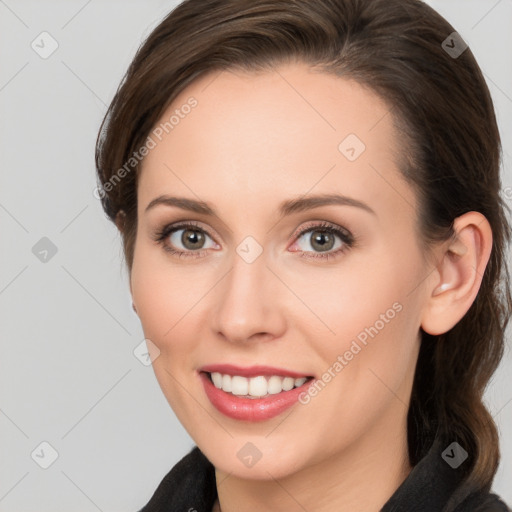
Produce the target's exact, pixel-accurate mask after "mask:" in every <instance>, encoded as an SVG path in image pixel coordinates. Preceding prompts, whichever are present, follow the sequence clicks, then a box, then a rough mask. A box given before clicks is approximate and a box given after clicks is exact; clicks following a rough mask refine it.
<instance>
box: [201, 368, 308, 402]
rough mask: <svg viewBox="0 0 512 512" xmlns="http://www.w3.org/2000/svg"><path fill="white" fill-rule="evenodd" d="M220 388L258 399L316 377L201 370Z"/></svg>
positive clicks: (298, 386) (227, 391)
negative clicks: (245, 374)
mask: <svg viewBox="0 0 512 512" xmlns="http://www.w3.org/2000/svg"><path fill="white" fill-rule="evenodd" d="M201 373H203V374H205V375H206V377H207V378H208V379H209V380H210V382H211V383H212V384H213V385H214V386H215V387H216V388H217V389H219V390H221V391H224V392H225V393H228V394H230V395H232V396H235V397H239V398H248V399H252V400H254V399H258V398H265V397H269V396H272V395H278V394H280V393H283V392H286V391H291V390H292V389H295V388H300V387H301V386H304V385H305V384H306V383H308V382H309V381H311V380H312V379H313V378H314V377H312V376H303V377H290V376H283V375H257V376H255V377H245V376H243V375H232V374H229V373H221V372H201Z"/></svg>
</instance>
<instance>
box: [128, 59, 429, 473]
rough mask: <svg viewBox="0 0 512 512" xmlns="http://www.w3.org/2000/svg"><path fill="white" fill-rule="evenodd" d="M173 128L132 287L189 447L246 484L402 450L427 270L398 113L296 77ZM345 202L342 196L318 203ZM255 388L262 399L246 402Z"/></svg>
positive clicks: (216, 103) (207, 89)
mask: <svg viewBox="0 0 512 512" xmlns="http://www.w3.org/2000/svg"><path fill="white" fill-rule="evenodd" d="M186 105H189V107H187V106H186ZM176 110H177V112H176ZM173 115H174V117H173V118H172V121H170V122H169V119H170V118H171V116H173ZM161 122H162V123H165V122H168V124H167V125H160V123H159V125H157V126H155V130H153V132H152V134H150V136H151V137H152V142H151V143H150V144H148V146H149V147H150V148H151V149H150V150H149V154H148V155H147V156H146V158H145V161H144V165H143V168H142V172H141V176H140V181H139V185H138V226H137V238H136V243H135V252H134V260H133V267H132V273H131V289H132V294H133V299H134V304H135V306H136V308H137V312H138V315H139V317H140V320H141V322H142V327H143V330H144V335H145V337H146V338H147V339H149V340H151V343H150V344H149V345H150V352H151V353H152V356H153V357H155V359H154V361H153V367H154V371H155V374H156V377H157V379H158V382H159V384H160V386H161V388H162V390H163V392H164V394H165V396H166V398H167V400H168V402H169V404H170V405H171V407H172V408H173V410H174V411H175V413H176V415H177V417H178V419H179V420H180V421H181V423H182V424H183V425H184V427H185V428H186V430H187V431H188V433H189V434H190V436H191V437H192V438H193V439H194V441H195V442H196V443H197V445H198V446H199V447H200V448H201V450H202V451H203V452H204V453H205V454H206V456H207V457H208V458H209V459H210V460H211V461H212V463H213V464H214V465H215V466H216V467H217V468H220V469H221V470H223V471H225V472H229V473H232V474H234V475H238V476H240V477H244V478H268V477H269V474H271V475H272V476H273V477H275V478H278V477H283V476H285V475H290V474H292V473H294V472H296V471H299V470H301V469H305V468H307V467H311V466H313V465H314V464H316V463H319V462H322V461H326V460H328V459H329V458H331V457H332V456H333V455H340V456H342V455H346V456H347V457H355V456H356V454H358V453H359V454H360V453H362V451H363V450H365V451H366V452H365V453H373V452H374V451H375V450H379V449H382V447H385V446H391V445H392V443H396V442H397V440H399V441H398V442H402V441H403V440H404V439H405V428H406V416H407V407H408V403H409V396H410V391H411V386H412V381H413V375H414V368H415V363H416V359H417V355H418V348H419V339H420V337H419V328H420V325H421V316H422V308H423V306H424V304H425V300H426V288H425V278H426V277H427V276H428V274H429V272H430V271H431V269H430V268H428V266H427V263H426V262H425V261H424V258H423V255H422V253H421V251H420V246H419V241H418V239H417V236H416V232H415V223H416V218H417V202H416V198H415V195H414V193H413V190H412V189H411V188H410V187H409V186H408V185H407V184H406V183H405V182H404V181H403V180H402V178H401V176H400V173H399V171H398V168H397V163H396V158H395V156H394V155H395V154H396V153H400V152H401V151H403V150H404V148H403V146H402V141H401V140H400V138H399V137H398V136H397V134H396V132H395V131H394V128H393V125H392V117H391V114H390V112H389V108H388V107H387V105H386V104H385V103H383V102H382V100H380V99H379V98H378V97H377V96H376V95H374V94H373V93H372V92H370V91H369V90H367V89H363V88H362V87H361V86H359V85H358V84H356V83H354V82H352V81H347V80H345V79H342V78H338V77H334V76H331V75H327V74H323V73H318V72H313V71H311V70H310V68H308V67H307V66H306V65H303V64H293V65H291V64H290V65H287V66H282V67H280V68H278V71H276V72H265V73H259V74H253V73H244V74H243V73H240V72H229V71H224V72H221V73H220V74H215V75H214V74H209V75H206V76H203V77H202V78H200V79H199V80H198V81H196V82H194V83H193V84H191V85H190V86H189V87H188V88H187V89H185V90H184V91H183V92H182V93H181V94H180V95H179V96H178V97H177V98H176V99H175V100H174V101H173V104H172V106H171V107H170V108H169V109H168V110H167V111H166V112H165V115H164V116H162V119H161ZM394 152H396V153H394ZM335 195H339V196H343V197H345V198H346V199H345V200H340V201H339V202H324V201H322V200H316V199H315V198H317V197H324V196H329V197H334V196H335ZM162 196H169V197H174V198H182V199H183V200H187V201H188V202H189V203H188V204H192V203H193V204H196V202H201V203H207V205H208V206H209V207H210V208H211V210H213V212H214V213H213V214H212V213H208V212H207V211H206V208H204V205H203V210H202V211H192V210H189V209H184V208H180V207H179V206H178V205H176V203H175V202H174V203H173V201H171V200H169V201H167V203H164V202H162V201H156V202H153V201H154V200H155V199H156V198H162ZM151 203H152V206H151V207H150V208H148V206H149V205H150V204H151ZM184 204H185V203H183V202H182V205H184ZM190 222H193V226H192V227H189V228H187V227H185V228H184V227H181V228H176V226H178V225H182V224H184V223H185V224H187V223H190ZM167 226H171V227H175V230H174V231H173V232H169V230H167V231H166V227H167ZM330 228H332V229H334V231H329V229H330ZM336 230H338V231H336ZM162 232H163V236H162V237H161V238H162V239H161V242H160V243H159V242H157V241H155V240H156V239H157V238H158V234H159V233H162ZM301 232H303V233H302V234H300V233H301ZM166 249H173V250H175V251H181V252H183V254H182V255H181V256H179V255H177V254H172V253H171V252H169V250H166ZM327 256H329V258H327ZM153 344H154V345H153ZM220 365H233V366H236V367H241V369H240V368H238V369H233V368H229V367H220ZM257 365H258V366H265V367H270V368H267V369H266V371H263V370H262V369H256V370H255V371H254V372H252V373H251V371H250V370H251V367H254V366H257ZM212 367H213V368H212ZM216 367H217V368H216ZM205 368H206V369H208V370H209V371H210V372H211V373H217V374H219V373H220V374H221V375H220V376H219V375H217V376H216V377H214V378H215V379H216V381H217V384H218V385H220V384H219V383H223V385H224V386H225V389H226V390H228V389H230V388H229V385H230V384H231V386H232V388H231V389H232V391H234V392H235V394H233V393H231V392H228V391H225V390H222V389H220V390H219V389H218V388H217V387H215V385H214V384H212V383H211V382H210V380H209V378H208V377H206V375H207V374H205V373H204V370H205ZM214 370H219V371H216V372H214ZM287 373H289V374H290V375H291V376H292V377H288V379H286V380H284V381H283V379H280V378H278V377H283V376H286V374H287ZM223 375H225V376H223ZM258 375H260V376H261V377H263V380H262V378H261V377H260V378H259V379H254V381H252V380H250V379H248V378H247V376H249V377H250V376H253V377H256V376H258ZM272 375H274V377H271V376H272ZM301 376H304V377H314V378H313V379H312V380H308V381H306V382H305V383H304V384H302V386H300V384H301V383H302V380H297V381H296V380H295V378H297V379H300V377H301ZM207 379H208V380H207ZM290 383H291V385H296V384H298V385H299V386H300V389H299V388H295V390H286V389H287V386H289V385H290ZM283 385H284V387H285V390H284V391H281V392H280V393H279V389H281V388H282V387H283ZM244 386H248V387H247V388H244ZM279 386H281V387H279ZM269 388H270V390H271V391H270V393H268V391H269ZM249 390H251V391H252V393H253V394H256V395H258V394H263V393H267V396H266V397H262V398H257V399H256V401H253V399H251V398H240V396H242V395H246V394H247V393H248V391H249ZM315 390H316V392H315ZM290 397H291V398H290ZM251 457H252V458H251Z"/></svg>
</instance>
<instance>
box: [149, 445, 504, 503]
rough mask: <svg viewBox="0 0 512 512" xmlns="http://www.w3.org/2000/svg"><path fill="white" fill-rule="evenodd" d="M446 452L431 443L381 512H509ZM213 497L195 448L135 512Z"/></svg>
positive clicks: (205, 464) (210, 476)
mask: <svg viewBox="0 0 512 512" xmlns="http://www.w3.org/2000/svg"><path fill="white" fill-rule="evenodd" d="M447 448H449V446H442V445H441V443H440V441H435V442H434V443H433V445H432V447H431V448H430V450H429V452H428V453H427V455H426V456H425V457H424V458H423V459H421V461H420V462H419V463H418V464H417V465H416V466H415V467H414V468H413V469H412V471H411V473H410V474H409V475H408V477H407V478H406V479H405V480H404V481H403V483H402V484H401V485H400V487H398V489H397V490H396V491H395V493H394V494H393V496H391V498H390V499H389V500H388V501H387V502H386V504H385V505H384V507H383V508H382V509H381V512H510V510H509V509H508V508H507V507H506V505H505V504H504V503H503V502H502V501H501V500H500V499H499V498H498V497H497V496H496V495H494V494H489V493H483V492H476V491H474V490H473V489H471V488H468V487H466V486H464V485H461V482H462V480H463V477H464V474H463V472H464V469H465V468H464V462H462V463H461V464H460V465H458V466H457V464H456V463H454V462H456V461H453V458H454V457H455V456H457V455H456V454H454V452H453V450H452V451H450V450H449V449H448V450H447ZM443 453H444V456H443ZM450 459H451V460H450ZM448 460H449V461H450V462H452V464H449V463H448V462H447V461H448ZM452 466H457V467H452ZM216 498H217V487H216V482H215V468H214V466H213V465H212V464H211V462H210V461H209V460H208V459H207V458H206V457H205V455H204V454H203V453H202V452H201V451H200V450H199V448H198V447H197V446H195V447H194V448H193V449H192V450H191V451H190V452H189V453H188V454H187V455H185V457H183V458H182V459H181V460H180V461H179V462H178V463H177V464H176V465H175V466H174V467H173V468H172V469H171V471H169V473H167V475H166V476H165V477H164V479H163V480H162V482H161V483H160V485H159V486H158V488H157V489H156V491H155V493H154V494H153V497H152V498H151V500H150V501H149V502H148V504H147V505H146V506H145V507H144V508H142V509H141V510H140V511H139V512H174V511H176V512H192V511H193V512H211V510H212V507H213V504H214V502H215V500H216Z"/></svg>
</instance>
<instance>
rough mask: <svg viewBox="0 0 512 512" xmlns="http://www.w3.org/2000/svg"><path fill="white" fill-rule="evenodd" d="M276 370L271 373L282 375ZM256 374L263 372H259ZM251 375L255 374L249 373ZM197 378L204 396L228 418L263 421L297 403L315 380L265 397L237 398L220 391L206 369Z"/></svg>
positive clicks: (252, 369) (250, 370)
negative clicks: (201, 384) (201, 385)
mask: <svg viewBox="0 0 512 512" xmlns="http://www.w3.org/2000/svg"><path fill="white" fill-rule="evenodd" d="M223 366H224V365H223ZM220 367H221V365H218V366H217V365H215V368H216V369H217V368H220ZM205 368H206V367H205ZM231 368H233V367H231ZM254 368H255V367H252V368H250V369H246V370H247V371H248V372H249V373H251V372H253V371H254ZM276 370H277V369H272V373H271V375H282V374H279V373H274V372H275V371H276ZM237 371H239V370H237ZM220 373H222V372H220ZM226 373H227V372H226ZM233 375H240V373H234V374H233ZM258 375H263V374H262V373H259V374H258ZM294 375H295V374H293V375H290V372H288V375H285V376H290V377H293V376H294ZM251 376H257V375H255V374H252V373H251ZM301 376H303V375H299V376H298V378H300V377H301ZM199 378H200V379H201V382H202V383H203V387H204V391H205V393H206V396H207V397H208V399H209V400H210V402H211V404H212V405H213V406H214V407H215V408H216V409H217V410H218V411H219V412H221V413H222V414H224V415H225V416H228V417H229V418H232V419H235V420H240V421H249V422H257V421H265V420H268V419H270V418H274V417H275V416H278V415H279V414H281V413H283V412H284V411H286V410H287V409H289V408H290V407H292V406H293V405H295V404H297V402H298V398H299V395H301V393H304V392H305V391H306V389H307V388H308V386H310V385H311V384H312V383H313V382H314V381H315V379H314V378H311V379H310V380H308V381H306V382H305V383H304V384H303V385H302V386H299V387H298V388H293V389H291V390H289V391H282V392H281V393H277V394H275V395H268V396H266V397H265V398H239V397H237V396H235V395H233V394H231V393H226V392H225V391H222V389H218V388H216V387H215V386H214V385H213V382H212V381H211V380H210V377H209V375H208V373H206V370H204V371H201V372H199Z"/></svg>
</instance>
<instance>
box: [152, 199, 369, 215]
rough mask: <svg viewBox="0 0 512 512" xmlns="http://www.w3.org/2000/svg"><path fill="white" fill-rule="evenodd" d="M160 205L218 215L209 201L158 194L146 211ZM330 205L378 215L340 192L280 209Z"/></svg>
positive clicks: (288, 203)
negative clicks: (359, 209)
mask: <svg viewBox="0 0 512 512" xmlns="http://www.w3.org/2000/svg"><path fill="white" fill-rule="evenodd" d="M158 205H166V206H175V207H177V208H181V209H182V210H188V211H191V212H194V213H200V214H203V215H212V216H216V217H217V216H218V215H217V212H216V211H215V208H213V207H212V206H211V205H210V204H209V203H206V202H204V201H197V200H195V199H188V198H186V197H173V196H168V195H162V196H158V197H156V198H155V199H153V200H152V201H151V202H150V203H149V204H148V206H147V207H146V210H145V212H148V211H149V210H151V209H152V208H155V207H156V206H158ZM329 205H341V206H353V207H356V208H361V209H362V210H365V211H367V212H368V213H371V214H373V215H376V213H375V211H374V210H372V209H371V208H370V207H369V206H368V205H367V204H366V203H363V202H362V201H359V200H358V199H354V198H352V197H347V196H343V195H340V194H321V195H314V196H312V195H310V196H308V197H303V196H302V197H298V198H294V199H288V200H287V201H283V202H282V203H281V205H280V206H279V210H278V211H279V214H280V215H281V217H285V216H287V215H291V214H292V213H298V212H303V211H307V210H311V209H313V208H319V207H321V206H329Z"/></svg>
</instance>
